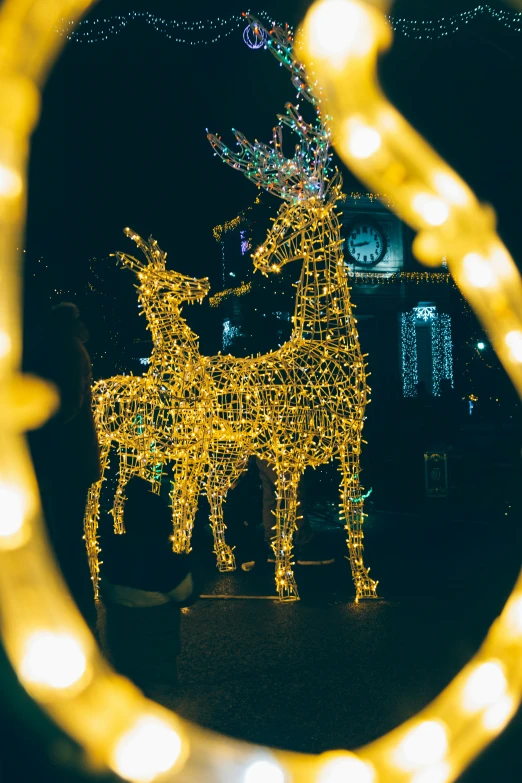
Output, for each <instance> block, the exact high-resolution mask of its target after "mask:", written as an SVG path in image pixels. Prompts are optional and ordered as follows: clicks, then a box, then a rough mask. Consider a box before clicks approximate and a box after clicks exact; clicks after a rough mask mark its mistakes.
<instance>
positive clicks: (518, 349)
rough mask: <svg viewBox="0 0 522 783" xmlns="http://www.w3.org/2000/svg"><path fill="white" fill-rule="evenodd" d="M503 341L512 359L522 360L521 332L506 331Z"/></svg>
mask: <svg viewBox="0 0 522 783" xmlns="http://www.w3.org/2000/svg"><path fill="white" fill-rule="evenodd" d="M504 341H505V343H506V345H507V347H508V348H509V350H510V353H511V358H512V360H513V361H514V362H522V332H520V331H518V330H515V331H512V332H508V333H507V334H506V336H505V338H504Z"/></svg>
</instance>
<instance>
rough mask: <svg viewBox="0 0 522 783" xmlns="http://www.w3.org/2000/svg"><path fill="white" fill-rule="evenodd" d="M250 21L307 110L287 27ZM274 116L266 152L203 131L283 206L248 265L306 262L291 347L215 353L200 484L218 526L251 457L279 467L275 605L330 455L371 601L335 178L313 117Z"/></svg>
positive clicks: (351, 331) (353, 337) (355, 348)
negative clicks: (288, 136)
mask: <svg viewBox="0 0 522 783" xmlns="http://www.w3.org/2000/svg"><path fill="white" fill-rule="evenodd" d="M249 21H250V23H251V24H252V25H255V26H257V27H258V28H262V29H263V31H264V33H265V34H266V40H267V47H268V48H269V49H270V50H271V51H272V53H273V54H274V55H275V57H276V58H277V59H278V60H279V61H280V62H281V63H282V64H283V65H284V66H285V67H287V68H288V69H289V70H290V72H291V74H292V83H293V84H294V86H295V87H296V89H297V91H298V94H299V95H300V96H302V97H303V98H305V99H306V100H308V101H309V102H310V103H312V105H314V107H315V98H314V96H313V95H312V94H311V92H310V89H309V86H308V83H307V79H306V74H305V71H304V68H303V66H302V65H300V64H299V63H298V62H297V61H296V60H295V59H294V58H293V55H292V42H291V39H290V36H289V33H288V31H287V30H282V29H280V28H273V29H272V30H270V31H269V30H266V29H265V28H263V26H262V25H261V23H260V22H259V21H258V20H256V19H254V18H253V17H249ZM278 119H279V125H278V126H277V127H276V128H275V129H274V133H273V139H272V142H271V143H270V144H269V145H266V144H262V143H260V142H257V141H256V142H255V143H254V144H252V143H250V142H249V141H247V139H246V138H245V137H244V135H243V134H242V133H240V132H239V131H235V136H236V141H237V144H238V146H239V150H238V151H237V152H233V151H232V150H230V149H229V148H228V146H227V145H226V144H225V143H224V142H223V141H222V140H221V139H220V138H219V137H217V136H215V135H212V134H209V135H208V138H209V140H210V142H211V144H212V146H213V148H214V150H215V152H216V154H217V155H219V156H220V157H221V159H222V160H223V161H224V162H226V163H228V164H229V165H231V166H232V167H233V168H235V169H237V170H239V171H242V172H243V173H244V174H245V175H246V176H247V177H248V178H249V179H250V180H251V181H253V182H254V183H255V184H256V185H257V186H258V187H262V188H264V189H266V190H267V191H268V192H270V193H273V194H274V195H276V196H278V197H279V198H281V199H282V200H283V204H282V206H281V207H280V209H279V212H278V215H277V217H276V219H275V220H274V224H273V226H272V227H271V229H270V230H269V232H268V234H267V237H266V240H265V243H264V244H263V245H262V246H261V247H260V248H259V249H258V250H257V251H256V252H255V253H254V255H253V260H254V266H255V268H256V269H258V270H260V271H261V272H262V273H264V274H271V273H277V272H279V271H280V270H281V268H282V267H283V265H285V264H286V263H288V262H292V261H299V262H301V264H302V269H301V276H300V280H299V283H298V285H297V296H296V305H295V314H294V318H293V330H292V335H291V338H290V340H289V341H288V342H287V343H285V344H284V345H283V346H282V347H281V348H279V349H278V350H276V351H274V352H272V353H270V354H268V355H265V356H260V357H255V358H254V357H253V358H245V359H235V358H233V357H222V356H218V357H214V358H213V359H210V360H209V362H208V365H207V372H208V373H209V374H210V375H211V376H212V394H213V395H215V402H216V410H217V414H218V418H217V420H214V426H213V436H212V439H211V443H210V449H209V459H210V463H209V473H208V480H207V488H208V496H209V500H210V504H211V509H212V522H213V524H215V523H216V521H217V522H218V523H219V520H220V519H221V517H222V502H223V497H224V495H225V494H226V491H227V489H228V487H229V486H230V485H231V484H232V483H233V481H234V480H235V479H236V477H237V475H238V474H239V473H240V472H241V470H242V468H243V466H244V464H245V460H246V458H247V456H248V455H249V454H255V455H256V456H258V457H260V458H262V459H264V460H266V461H267V462H269V463H270V464H272V465H273V466H275V470H276V474H277V507H276V512H275V519H274V528H273V537H272V539H271V546H272V549H273V551H274V554H275V560H276V566H275V568H276V586H277V590H278V594H279V597H280V598H281V599H282V600H295V599H296V598H297V597H298V591H297V586H296V583H295V578H294V574H293V570H292V538H293V534H294V532H295V530H296V528H297V524H296V523H297V521H298V511H299V509H298V501H297V490H298V485H299V482H300V479H301V477H302V474H303V471H304V469H305V467H307V466H313V467H316V466H318V465H320V464H324V463H326V462H328V461H330V460H332V459H334V458H336V459H338V461H339V470H340V472H341V512H342V514H343V516H344V519H345V527H346V531H347V534H348V548H349V554H350V564H351V568H352V574H353V578H354V582H355V588H356V600H357V601H358V600H359V599H361V598H373V597H375V596H376V588H377V582H375V581H374V580H373V579H371V578H370V576H369V574H368V571H369V569H367V568H366V567H365V565H364V562H363V532H362V527H363V521H364V512H363V498H362V489H361V485H360V453H361V443H362V429H363V420H364V410H365V406H366V403H367V400H368V392H369V389H368V386H367V383H366V370H365V363H364V360H363V356H362V354H361V349H360V346H359V340H358V335H357V329H356V322H355V318H354V316H353V313H352V305H351V302H350V293H349V287H348V281H347V274H346V269H345V265H344V260H343V254H342V249H341V248H342V239H341V236H340V223H339V220H338V217H337V215H336V213H335V203H336V201H337V199H338V198H339V197H340V195H341V178H340V176H339V175H338V174H336V175H334V176H333V178H332V179H329V177H328V164H329V161H330V158H329V145H330V136H329V133H328V131H327V129H326V127H325V125H324V124H323V122H322V121H321V117H320V116H319V114H318V113H317V112H316V119H315V121H314V123H312V124H310V123H307V122H306V121H305V120H304V119H303V116H302V114H301V112H300V109H299V106H292V105H291V104H287V106H286V114H285V115H279V116H278ZM283 125H286V126H288V127H290V128H291V130H292V131H293V132H295V133H296V134H297V135H298V137H299V142H300V143H299V144H298V145H297V146H296V150H295V155H294V157H293V158H292V159H288V158H285V156H284V155H283V153H282V126H283Z"/></svg>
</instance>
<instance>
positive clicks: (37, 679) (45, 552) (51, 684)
mask: <svg viewBox="0 0 522 783" xmlns="http://www.w3.org/2000/svg"><path fill="white" fill-rule="evenodd" d="M347 4H348V5H349V6H350V7H353V6H354V5H355V6H356V8H357V10H358V12H359V14H360V18H362V19H363V20H366V23H367V27H368V28H369V33H368V35H369V37H368V35H366V36H365V41H366V47H367V50H366V52H364V53H362V54H358V51H357V43H358V40H357V39H358V38H359V36H356V37H355V38H352V46H353V49H352V51H353V53H354V55H355V56H356V57H357V58H358V64H359V65H362V64H363V63H364V64H365V67H366V69H367V72H368V73H370V72H371V69H372V66H373V64H374V59H375V58H374V57H372V55H374V54H375V49H376V48H377V46H378V42H379V39H380V35H382V26H381V19H382V17H381V16H380V15H379V14H378V13H377V12H375V10H374V9H372V8H370V7H369V6H366V5H364V4H362V3H361V4H355V3H349V2H348V3H347ZM89 6H90V3H89V2H87V1H86V0H6V2H4V4H3V5H2V7H1V9H0V50H1V51H2V53H3V55H2V59H1V61H0V107H1V111H0V128H1V130H2V133H1V134H0V237H1V240H2V247H3V252H2V254H1V255H0V269H1V271H2V279H3V285H2V288H1V289H0V297H2V307H0V397H1V399H2V405H1V406H0V415H1V416H2V422H1V429H0V434H1V437H2V449H1V450H0V604H1V612H2V637H3V642H4V645H5V648H6V651H7V654H8V656H9V658H10V660H11V662H12V665H13V667H14V669H15V671H16V673H17V675H18V677H19V679H20V681H21V682H22V684H23V685H24V687H25V688H26V689H27V691H28V692H29V693H30V694H31V696H32V697H33V698H34V699H35V700H37V701H38V702H39V703H40V704H41V706H42V708H43V709H45V710H46V711H47V713H48V714H49V715H50V716H51V717H52V718H53V719H54V720H55V721H56V722H57V723H58V724H59V725H60V726H61V727H62V728H63V729H64V730H65V731H66V732H67V733H68V734H69V735H70V736H71V737H73V738H74V739H75V740H76V741H77V742H78V743H79V744H80V745H81V746H82V747H83V748H84V751H85V753H86V755H87V756H88V758H90V759H91V760H92V761H93V763H95V764H96V767H97V768H100V766H102V765H105V766H106V767H107V768H110V769H112V770H113V771H115V772H116V773H117V774H118V775H120V776H121V777H122V778H123V779H125V780H129V781H136V783H138V782H139V783H153V781H156V780H158V781H159V779H160V778H161V779H162V780H172V781H174V780H176V779H183V780H194V781H197V782H198V783H211V781H212V782H215V781H217V780H223V779H226V780H227V781H230V783H245V781H248V782H250V781H253V780H256V779H257V780H259V779H262V780H263V781H266V783H276V781H277V782H279V781H282V780H285V781H286V783H298V782H299V783H301V782H302V783H334V781H337V780H339V779H345V780H347V781H350V783H399V782H401V783H404V781H408V783H410V782H411V783H420V782H421V781H438V783H441V782H444V781H449V780H452V779H454V778H455V777H457V775H458V774H459V773H460V771H461V770H462V769H463V768H464V767H465V766H466V765H467V764H469V763H470V761H471V760H472V759H473V758H474V757H475V756H476V755H477V754H478V753H479V752H480V750H481V749H482V748H483V747H484V746H485V745H486V744H487V743H488V742H490V741H491V740H492V739H493V738H494V737H495V736H497V735H498V733H499V732H500V731H501V730H502V728H503V727H504V726H505V725H506V723H507V722H508V721H509V719H510V717H511V716H512V715H513V713H514V712H515V710H516V707H517V705H518V704H519V702H520V698H521V692H522V578H521V579H520V580H519V581H518V582H517V584H516V586H515V588H514V590H513V593H512V594H511V596H510V597H509V599H508V601H507V603H506V606H505V607H504V609H503V611H502V613H501V615H500V617H499V618H498V619H497V620H496V621H495V623H494V624H493V626H492V628H491V630H490V632H489V634H488V636H487V639H486V641H485V643H484V644H483V646H482V648H481V649H480V651H479V652H478V654H477V655H476V656H475V658H474V659H472V660H471V661H470V663H469V664H468V665H467V666H466V667H465V668H464V669H463V670H462V671H461V673H460V674H459V675H458V676H457V678H456V679H455V680H454V681H453V682H452V683H451V685H450V686H449V688H448V689H447V690H446V691H444V692H443V693H442V694H441V696H440V697H439V698H438V699H437V700H436V701H435V702H434V703H433V704H431V705H429V706H428V707H427V708H426V709H425V710H424V711H423V712H422V713H420V714H419V715H418V716H416V718H414V719H413V720H411V721H408V722H407V723H405V724H403V725H402V726H400V727H398V728H397V729H395V730H394V731H393V732H391V733H390V734H388V735H387V736H385V737H383V738H381V739H379V740H377V741H376V742H373V743H371V744H369V745H367V746H365V747H364V748H361V749H360V750H359V751H357V752H356V753H349V752H346V751H336V752H334V753H325V754H322V755H320V756H310V755H307V754H298V753H287V752H284V751H280V750H275V749H274V750H269V749H267V748H260V747H256V746H253V745H250V744H248V743H239V742H237V741H235V740H232V739H227V738H224V737H220V736H219V735H215V734H212V733H211V732H208V731H205V730H203V729H201V728H199V727H196V726H194V725H192V724H190V723H188V722H186V721H184V720H182V719H180V718H178V717H177V716H176V715H174V714H173V713H170V712H168V711H167V710H165V709H163V708H161V707H160V706H159V705H157V704H154V703H152V702H150V701H148V700H147V699H145V698H144V697H143V696H142V694H141V693H140V692H139V691H138V690H137V689H136V688H135V687H134V686H132V685H131V683H129V682H128V681H126V680H124V679H123V678H121V677H119V676H117V675H116V674H115V673H114V672H112V671H111V670H110V668H109V667H108V666H107V664H106V663H105V661H104V660H103V658H102V657H101V655H100V654H99V652H98V651H97V649H96V646H95V644H94V640H93V639H92V637H91V636H90V634H89V633H88V632H87V629H86V627H85V625H84V624H83V621H82V620H81V617H80V615H79V613H78V611H77V610H76V609H75V608H74V606H72V605H71V602H70V601H69V600H68V597H67V596H66V593H65V588H64V585H63V582H62V581H61V578H60V576H59V574H58V571H57V569H56V564H55V563H54V562H53V558H52V556H51V551H50V549H49V547H48V544H47V541H46V539H45V536H44V532H43V531H44V527H43V524H42V519H41V508H40V504H39V498H38V494H37V491H36V482H35V479H34V473H33V470H32V467H31V464H30V460H29V456H28V450H27V447H26V443H25V439H24V437H23V433H24V432H25V431H26V430H27V429H29V428H31V427H36V426H38V424H39V423H41V422H42V421H44V420H45V418H46V417H47V416H49V415H50V412H51V410H52V408H53V404H55V398H54V396H53V394H52V392H51V390H50V389H49V388H48V387H47V385H46V384H44V383H43V382H41V381H37V380H35V379H30V378H27V377H21V376H20V375H19V367H20V349H21V319H20V296H19V294H20V280H21V268H22V267H21V264H20V259H19V256H18V255H17V253H16V247H19V246H20V238H21V234H22V231H23V224H24V203H25V193H26V181H27V180H26V164H27V150H28V141H29V135H30V132H31V129H32V127H33V125H34V122H35V120H36V117H37V115H38V94H39V85H40V83H41V82H42V81H43V80H44V76H45V74H46V71H47V69H48V67H49V65H50V64H51V62H52V60H53V59H54V55H55V53H56V51H57V48H58V47H59V46H60V45H61V44H62V42H63V41H61V40H60V38H59V37H58V36H57V35H56V34H55V29H56V25H57V23H58V21H59V19H60V18H61V17H63V16H67V17H68V18H70V19H73V20H75V21H76V22H77V21H78V20H79V18H80V16H81V15H82V14H83V13H84V12H85V11H86V10H87V9H88V8H89ZM330 7H331V6H330ZM316 9H317V7H314V8H313V9H312V13H314V11H316ZM335 10H336V9H335V8H334V11H335ZM330 21H332V17H330ZM333 21H334V27H333V33H334V41H335V32H336V30H337V29H340V28H342V24H343V11H342V8H341V10H339V4H338V3H337V15H335V16H333ZM312 22H313V18H312ZM312 22H311V21H310V17H309V21H308V24H307V27H306V28H305V40H308V38H309V37H310V32H311V31H310V26H311V24H312ZM315 24H316V25H317V24H318V26H319V28H321V25H323V29H324V22H321V20H319V21H318V20H317V18H316V20H315ZM380 31H381V32H380ZM303 56H304V57H306V52H305V53H304V55H303ZM356 64H357V63H356ZM364 75H365V72H364V71H363V70H361V69H360V68H357V67H356V68H354V69H353V70H352V71H351V73H350V82H349V84H350V90H354V89H355V90H357V91H358V94H359V96H360V97H361V102H362V106H363V107H366V106H375V102H374V99H375V94H374V93H373V94H372V93H371V92H370V93H368V94H367V98H368V102H366V100H365V98H364V96H365V90H362V89H361V87H362V84H363V82H366V79H365V78H364ZM328 78H330V75H329V76H328ZM344 79H345V75H344V68H343V69H342V71H340V72H339V73H337V74H336V80H338V81H339V85H340V88H341V90H342V91H343V92H344V90H345V86H344ZM332 83H333V82H332ZM15 99H16V100H15ZM379 105H380V104H379V103H377V106H379ZM332 113H333V114H334V115H335V110H334V112H332ZM337 116H341V115H337ZM402 130H403V129H402ZM402 138H403V139H404V141H405V147H404V148H405V149H407V148H408V144H407V141H408V139H409V137H408V135H407V134H406V135H405V136H402ZM422 161H424V163H423V165H422V166H421V162H422ZM429 163H430V161H429V160H428V161H426V159H425V158H423V157H421V158H420V159H419V160H418V161H417V160H416V161H415V166H414V167H412V168H410V167H408V168H407V171H409V172H411V173H413V172H415V173H419V172H421V171H425V172H426V173H427V174H431V173H432V172H433V169H432V167H431V166H430V165H429ZM497 241H498V240H497ZM474 242H475V237H474V233H473V231H472V232H471V233H467V232H466V231H464V234H463V244H464V245H466V246H467V245H471V246H473V244H474ZM502 258H503V259H505V256H504V255H503V256H502ZM498 261H499V257H498V256H495V258H494V260H493V262H492V263H491V266H492V268H493V269H494V276H493V282H494V283H498V288H496V287H494V288H493V293H494V294H495V295H496V294H497V293H498V291H499V290H501V291H504V288H505V286H506V283H505V281H504V276H503V272H504V271H505V270H504V266H503V265H502V263H501V265H500V268H498V267H497V264H498ZM457 263H458V262H457ZM468 266H469V262H468ZM510 269H512V267H510ZM468 271H469V268H468ZM473 271H476V269H474V270H473ZM483 280H484V278H483V277H482V278H479V279H478V281H477V279H476V278H475V277H474V281H473V283H472V284H473V285H474V286H476V285H477V282H478V283H479V284H480V282H483ZM511 281H512V283H513V284H514V285H513V290H512V292H511V293H510V292H505V300H504V301H505V302H506V303H508V302H509V303H511V304H512V306H513V307H514V308H517V312H518V315H517V316H516V321H515V322H514V321H513V319H512V317H511V314H510V313H509V312H508V313H507V318H506V320H504V314H505V313H504V312H503V311H501V312H498V297H496V296H495V295H494V296H493V297H492V298H491V300H490V305H491V306H490V307H488V301H487V300H485V303H484V307H483V308H482V309H481V316H482V318H483V321H484V323H485V324H486V325H487V326H488V327H489V328H490V329H491V327H493V328H494V327H495V323H494V322H495V321H496V322H498V325H499V328H500V330H504V339H506V338H508V339H507V341H506V344H507V345H508V348H510V350H511V351H513V346H514V347H515V353H514V358H511V357H510V356H509V355H507V356H506V355H505V353H504V354H502V359H503V361H505V362H506V366H509V367H511V364H512V362H513V361H514V360H516V357H517V353H516V345H517V341H516V338H513V336H510V335H511V333H512V332H513V331H516V330H517V329H521V328H522V317H521V316H520V312H521V311H522V290H521V289H522V283H521V280H520V278H519V277H518V276H517V275H516V273H515V272H514V270H513V274H512V276H511ZM489 282H490V283H491V278H489ZM479 287H480V285H479ZM511 296H512V298H511ZM472 301H473V302H474V300H472ZM492 322H493V323H492ZM513 327H515V328H513ZM517 378H518V375H517ZM517 388H518V389H519V391H520V384H519V383H518V382H517ZM178 773H179V775H178ZM256 776H257V777H256Z"/></svg>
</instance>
